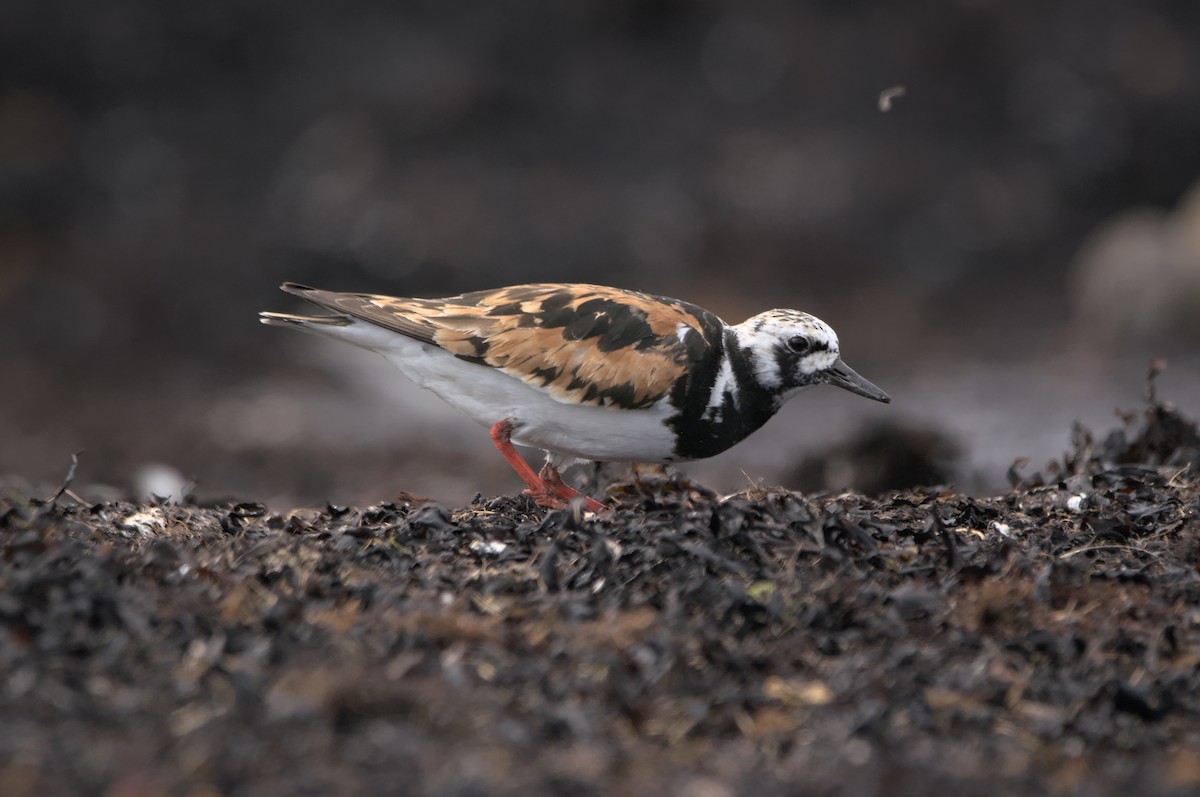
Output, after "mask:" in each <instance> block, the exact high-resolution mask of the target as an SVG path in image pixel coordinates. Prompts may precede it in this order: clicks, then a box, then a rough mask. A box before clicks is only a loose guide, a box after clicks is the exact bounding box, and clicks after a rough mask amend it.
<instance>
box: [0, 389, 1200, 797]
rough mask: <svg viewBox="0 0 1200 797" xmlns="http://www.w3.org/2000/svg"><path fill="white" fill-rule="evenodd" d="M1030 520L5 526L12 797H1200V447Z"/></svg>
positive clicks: (803, 511) (1055, 482) (858, 510)
mask: <svg viewBox="0 0 1200 797" xmlns="http://www.w3.org/2000/svg"><path fill="white" fill-rule="evenodd" d="M1126 420H1127V423H1126V427H1125V428H1124V429H1123V430H1121V432H1120V433H1119V434H1116V433H1115V434H1113V435H1109V436H1107V437H1105V438H1104V439H1103V440H1101V441H1097V440H1096V439H1095V438H1093V437H1092V436H1091V435H1089V434H1087V433H1086V432H1084V431H1082V430H1080V431H1078V432H1077V434H1076V436H1075V447H1074V450H1073V451H1072V452H1071V453H1069V454H1068V455H1067V456H1066V457H1065V458H1064V461H1063V462H1062V463H1060V464H1059V465H1058V466H1057V467H1056V468H1054V469H1052V472H1051V473H1046V474H1039V475H1035V476H1020V471H1019V470H1017V471H1014V473H1015V477H1016V478H1019V479H1021V480H1022V482H1023V483H1022V484H1021V485H1019V486H1018V487H1016V488H1014V490H1013V491H1012V492H1010V493H1009V494H1007V495H1001V496H996V497H989V498H973V497H969V496H965V495H961V494H956V493H952V492H938V491H935V490H928V489H917V490H906V491H901V492H891V493H887V494H885V495H882V496H880V497H877V498H870V497H866V496H863V495H859V494H854V493H847V494H841V495H823V496H808V497H805V496H803V495H800V494H796V493H789V492H784V491H778V490H763V491H756V492H752V493H746V494H739V495H734V496H729V497H717V496H714V495H712V494H710V493H708V492H706V491H705V490H703V489H702V488H700V487H698V486H696V485H693V484H689V483H688V482H686V481H684V480H683V479H681V478H680V477H678V476H671V475H665V476H664V475H646V474H642V475H641V476H640V477H639V478H638V479H637V480H635V481H634V482H632V483H628V484H624V485H618V486H616V487H614V488H613V489H612V490H611V491H610V495H611V499H612V500H613V501H614V502H616V504H617V509H616V511H614V512H613V513H612V514H611V515H608V516H605V517H596V518H580V517H578V516H577V515H574V514H573V513H571V512H568V511H556V512H550V513H547V514H543V513H542V512H541V511H539V510H536V509H535V508H534V507H533V506H531V505H530V503H529V502H528V501H527V500H526V499H523V498H521V499H508V498H499V499H494V500H491V501H486V502H477V503H476V504H474V505H473V506H470V507H467V508H465V509H460V510H449V509H446V508H444V507H441V506H437V505H434V504H424V505H422V504H418V503H414V502H398V503H392V504H381V505H379V506H374V507H370V508H366V509H355V508H344V507H332V506H330V507H326V508H324V509H312V510H296V511H293V512H291V513H288V514H284V515H280V514H275V513H270V512H268V511H267V510H266V509H265V508H264V507H263V506H261V505H259V504H254V503H242V504H236V505H233V504H226V505H219V506H173V505H165V506H154V505H133V504H123V503H108V504H97V505H95V506H86V505H81V504H78V503H77V502H75V501H74V500H68V498H66V497H64V496H62V495H59V496H57V500H55V501H43V502H37V501H30V500H27V499H26V498H23V497H21V496H18V495H15V494H13V493H12V492H11V491H10V492H9V493H8V494H6V496H5V497H4V498H2V499H0V671H2V672H3V673H4V677H3V680H2V682H0V794H4V795H22V794H30V795H33V794H36V795H49V794H100V793H107V794H111V795H160V794H162V795H196V794H229V795H292V794H319V795H324V794H345V795H354V794H375V793H380V794H438V795H441V794H456V795H457V794H472V795H473V794H681V795H726V794H740V793H746V794H765V795H773V794H780V795H782V794H814V795H815V794H889V795H890V794H918V793H919V794H945V793H954V794H994V793H999V792H1004V793H1038V794H1075V793H1087V794H1124V793H1130V792H1134V791H1136V792H1137V793H1140V794H1192V793H1195V792H1196V791H1197V790H1198V789H1200V573H1198V572H1197V563H1198V561H1200V480H1198V478H1197V452H1198V450H1200V447H1198V446H1197V436H1196V429H1195V426H1194V425H1193V424H1192V423H1191V422H1189V421H1187V420H1186V419H1185V418H1183V417H1182V416H1180V415H1179V414H1177V413H1175V412H1174V411H1172V410H1171V409H1170V408H1169V407H1166V406H1165V405H1162V404H1159V403H1158V402H1156V401H1153V402H1151V403H1150V404H1149V405H1148V408H1147V410H1146V411H1145V412H1144V413H1142V414H1141V415H1139V416H1135V417H1130V418H1127V419H1126Z"/></svg>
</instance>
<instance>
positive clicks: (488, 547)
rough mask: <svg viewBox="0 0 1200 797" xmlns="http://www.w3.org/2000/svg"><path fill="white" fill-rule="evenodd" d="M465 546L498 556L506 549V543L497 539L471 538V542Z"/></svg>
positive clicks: (478, 551) (475, 550) (477, 551)
mask: <svg viewBox="0 0 1200 797" xmlns="http://www.w3.org/2000/svg"><path fill="white" fill-rule="evenodd" d="M467 547H469V548H470V549H471V550H472V551H474V552H475V553H482V554H487V555H489V556H499V555H500V554H502V553H504V552H505V551H506V550H508V543H507V542H500V541H499V540H471V544H470V545H468V546H467Z"/></svg>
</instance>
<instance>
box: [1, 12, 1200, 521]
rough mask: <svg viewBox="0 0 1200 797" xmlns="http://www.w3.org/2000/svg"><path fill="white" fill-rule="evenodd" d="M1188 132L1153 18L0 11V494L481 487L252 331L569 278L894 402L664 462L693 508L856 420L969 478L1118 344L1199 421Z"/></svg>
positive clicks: (320, 365)
mask: <svg viewBox="0 0 1200 797" xmlns="http://www.w3.org/2000/svg"><path fill="white" fill-rule="evenodd" d="M895 86H904V87H905V88H906V93H905V94H904V95H903V96H900V97H897V98H895V99H894V101H893V103H892V107H891V109H890V110H889V111H887V112H884V111H882V110H881V108H880V104H879V95H880V92H882V91H884V90H887V89H890V88H892V87H895ZM1197 142H1200V4H1197V3H1195V2H1192V1H1190V0H1178V1H1176V2H1170V1H1168V0H1148V1H1146V2H1139V3H1130V2H1123V1H1121V0H1064V2H1060V3H1011V2H1000V0H942V1H940V2H935V1H934V0H928V1H927V2H917V3H905V4H898V3H892V4H884V3H866V2H855V1H854V0H837V1H836V2H810V3H784V2H777V3H771V2H767V3H747V2H734V0H709V1H708V2H683V0H645V1H641V2H639V1H635V0H582V1H580V2H555V1H553V0H510V1H509V2H504V3H496V2H483V1H481V2H460V3H440V2H405V3H393V2H382V1H381V0H347V1H346V2H342V3H339V4H337V7H336V8H334V7H333V6H332V4H323V3H315V2H311V0H288V2H282V1H280V0H274V1H271V0H262V1H260V2H244V0H242V1H239V2H231V1H230V0H210V2H206V3H191V2H188V3H185V2H176V1H175V0H108V1H107V2H104V3H95V2H85V1H84V0H16V1H15V2H13V0H9V2H6V3H3V4H0V473H8V474H15V475H17V476H19V477H20V478H21V479H24V480H27V481H29V482H33V483H43V482H55V481H57V480H59V479H60V478H61V474H62V473H63V472H65V470H66V466H67V464H68V461H69V457H70V454H71V452H73V451H76V450H78V449H86V453H85V454H84V455H83V458H82V462H81V466H80V472H79V479H80V480H81V482H86V483H88V484H92V485H97V484H99V485H104V484H107V485H111V487H112V489H113V491H115V492H128V491H130V490H138V489H140V490H148V489H154V490H156V491H158V492H165V491H168V490H169V489H178V485H179V483H180V482H181V481H186V482H193V483H194V489H195V490H196V492H197V494H199V495H201V496H208V497H214V496H218V495H236V496H241V497H246V498H256V499H260V500H268V501H270V502H272V503H273V504H277V505H286V504H289V503H295V502H314V501H320V500H325V499H328V500H332V501H335V502H341V503H346V502H368V501H379V500H386V499H388V498H390V497H393V496H395V495H396V494H397V493H398V492H399V491H402V490H403V491H410V492H413V493H418V494H425V495H431V496H433V497H435V498H438V499H441V500H444V501H462V500H466V499H469V498H470V497H471V495H473V494H474V493H475V492H476V491H482V492H484V493H485V494H491V493H497V492H515V491H516V489H517V488H518V486H519V485H518V482H517V480H516V477H515V476H514V475H513V474H511V472H510V471H508V469H507V466H506V465H505V463H504V462H503V461H502V460H501V459H500V457H499V456H498V455H497V454H496V453H495V452H494V450H493V449H492V448H491V445H490V443H489V441H488V439H487V436H486V433H485V432H484V430H482V429H481V428H476V427H474V426H473V425H472V424H471V423H470V422H468V421H464V420H461V419H459V418H458V417H457V416H456V415H454V414H453V412H452V411H450V410H448V409H446V408H444V407H443V406H442V405H441V404H440V403H439V402H438V400H437V399H436V398H433V397H430V396H427V395H425V394H422V393H421V392H420V391H416V390H414V389H411V388H409V387H408V386H407V385H406V384H404V383H403V381H402V378H400V377H399V376H398V375H397V374H395V373H393V372H392V371H391V370H390V367H389V366H387V365H386V364H385V363H384V362H383V361H382V360H378V359H377V358H374V357H373V356H372V355H369V354H362V353H359V352H357V351H354V350H350V349H349V348H336V347H335V346H334V344H328V345H326V344H325V343H323V342H322V341H320V340H318V339H316V338H309V337H306V336H301V335H296V334H288V333H287V332H285V331H280V330H274V329H267V328H264V327H262V326H260V325H259V324H258V323H257V321H256V318H255V313H256V312H257V311H258V310H260V309H276V310H287V309H293V308H295V307H296V304H295V301H294V300H293V299H292V298H291V297H287V296H284V295H283V294H280V293H278V292H277V289H276V286H277V285H278V283H279V282H281V281H282V280H285V279H287V280H295V281H301V282H307V283H311V284H316V285H318V286H321V287H326V288H330V289H337V290H368V291H372V292H379V293H391V294H396V295H420V296H437V295H447V294H453V293H457V292H461V291H464V290H473V289H479V288H484V287H495V286H500V285H505V284H512V283H519V282H525V281H533V280H538V281H575V280H577V281H589V282H599V283H606V284H612V285H619V286H624V287H632V288H638V289H643V290H648V291H652V292H658V293H663V294H667V295H671V296H676V297H679V298H684V299H687V300H690V301H693V302H696V303H698V304H702V305H704V306H706V307H708V308H709V309H712V310H714V311H715V312H717V313H718V314H720V315H722V316H723V317H724V318H726V320H729V321H738V320H741V319H742V318H743V317H745V316H747V315H750V314H752V313H754V312H757V311H759V310H762V309H765V308H767V307H772V306H785V307H786V306H790V307H797V308H800V309H804V310H808V311H810V312H813V313H814V314H816V315H819V316H820V317H822V318H824V319H825V320H826V321H829V322H830V323H831V324H832V325H833V326H834V327H835V328H836V329H837V330H838V331H839V333H840V334H841V337H842V341H843V352H844V354H845V358H846V360H847V361H848V362H849V363H850V364H851V365H853V366H854V367H855V368H857V369H858V370H859V371H860V372H862V373H863V374H865V375H866V376H868V377H869V378H871V379H872V380H874V381H876V382H877V383H878V384H880V385H881V386H883V387H884V388H885V389H888V390H889V391H890V392H891V393H892V395H893V397H894V399H895V402H894V403H893V404H892V405H890V406H887V407H884V406H880V405H875V404H872V403H870V402H867V401H864V400H861V399H857V398H855V397H853V396H851V395H849V394H845V393H841V392H840V391H833V390H830V389H818V390H815V391H813V392H811V393H808V394H805V395H804V396H802V397H800V398H799V399H797V400H796V401H794V402H793V403H792V404H791V405H789V406H788V407H787V408H785V410H784V411H783V412H782V413H781V414H780V416H779V417H778V418H776V419H775V420H773V421H772V423H771V424H770V425H769V426H768V427H767V430H766V431H764V432H761V433H760V434H759V435H758V436H757V437H755V438H752V439H751V440H750V441H748V442H747V443H745V444H743V445H741V446H739V447H736V448H734V449H733V450H732V451H730V452H727V453H726V454H724V455H722V456H721V457H718V458H716V459H714V460H710V461H707V462H704V463H696V464H694V465H690V466H688V467H687V470H688V471H689V472H690V473H692V474H693V475H695V476H697V477H698V478H700V479H701V480H703V481H706V482H707V483H709V484H711V485H712V486H714V487H716V488H717V489H721V490H732V489H740V488H742V487H745V486H747V485H748V484H750V483H752V482H758V481H764V482H766V483H768V484H770V483H779V482H784V483H791V484H792V485H793V486H813V485H812V484H808V483H806V484H804V485H798V484H796V482H797V480H803V479H808V478H810V477H811V474H812V472H813V463H812V462H809V463H808V465H807V466H805V465H804V461H805V459H806V458H811V457H813V456H814V455H815V456H817V459H816V460H815V461H816V463H817V467H816V471H817V475H816V476H815V477H811V478H816V479H817V481H818V482H820V484H819V485H817V486H824V487H828V488H831V489H837V488H840V487H846V486H858V487H862V488H866V489H870V488H871V487H872V486H874V482H869V480H865V477H864V476H863V474H862V473H861V472H859V471H856V469H855V467H854V466H853V465H852V463H851V464H847V462H848V460H846V461H843V460H836V462H835V458H834V457H832V456H831V455H830V456H827V452H828V450H829V449H828V447H830V446H834V447H844V445H845V444H846V443H847V442H852V441H854V440H856V439H858V438H860V437H861V436H862V435H863V434H866V433H870V432H871V431H872V430H874V433H880V430H881V429H882V430H883V436H884V437H885V438H886V437H887V436H888V434H892V433H896V434H899V432H898V430H916V431H915V432H912V435H910V436H915V437H914V439H916V440H917V441H918V442H917V443H914V444H913V445H914V446H915V447H917V448H923V449H927V453H929V452H932V453H931V456H933V457H934V458H935V459H938V460H939V461H940V462H950V461H951V460H952V461H953V468H952V472H950V475H949V478H953V479H954V480H955V481H956V482H957V483H958V484H959V485H960V486H962V487H965V488H968V489H993V488H995V487H996V486H997V485H1000V484H1003V481H1004V476H1003V474H1004V471H1005V469H1006V468H1007V467H1008V465H1009V464H1010V463H1011V461H1012V460H1013V458H1014V457H1017V456H1027V457H1030V458H1032V464H1031V467H1034V468H1037V467H1041V465H1042V464H1044V462H1045V460H1046V459H1048V458H1049V457H1051V456H1055V455H1057V454H1059V453H1060V452H1061V450H1062V449H1063V448H1064V447H1065V446H1066V441H1067V434H1068V432H1069V428H1070V422H1071V420H1072V419H1074V418H1080V419H1083V420H1084V421H1085V422H1088V423H1090V424H1092V425H1095V426H1097V427H1098V428H1101V429H1103V428H1107V427H1108V426H1109V425H1111V424H1112V422H1113V421H1112V410H1113V408H1114V407H1118V406H1122V407H1126V408H1136V406H1137V404H1138V401H1139V396H1140V391H1141V388H1142V383H1143V374H1144V371H1145V364H1146V361H1147V360H1148V359H1149V358H1151V357H1155V356H1165V357H1168V358H1170V360H1171V367H1170V369H1169V370H1168V371H1167V372H1166V374H1165V375H1164V377H1163V378H1162V380H1161V385H1160V388H1161V392H1162V393H1163V394H1164V395H1166V396H1167V397H1168V398H1171V399H1174V400H1175V401H1176V403H1178V404H1181V405H1183V408H1184V409H1185V411H1190V413H1191V414H1192V415H1193V416H1195V415H1196V414H1198V413H1197V411H1198V410H1200V382H1198V379H1197V376H1196V375H1197V373H1198V370H1200V369H1197V367H1196V366H1197V361H1196V359H1195V354H1194V352H1196V351H1197V344H1198V343H1200V332H1198V329H1200V324H1198V323H1197V322H1196V320H1195V319H1197V318H1198V317H1200V191H1197V189H1195V188H1194V187H1193V186H1194V185H1195V183H1196V180H1197V178H1198V177H1200V144H1198V143H1197ZM1189 191H1191V194H1190V195H1189ZM880 424H887V425H888V426H887V427H886V428H884V427H881V426H880ZM921 441H925V442H921ZM930 441H932V442H930ZM954 452H957V457H956V458H955V457H954V456H953V454H954ZM822 463H826V464H825V465H822ZM838 463H840V464H838ZM801 473H809V474H810V477H803V479H802V476H801V475H800V474H801ZM943 475H944V474H943ZM96 489H98V488H96Z"/></svg>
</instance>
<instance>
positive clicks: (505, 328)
mask: <svg viewBox="0 0 1200 797" xmlns="http://www.w3.org/2000/svg"><path fill="white" fill-rule="evenodd" d="M284 289H285V290H288V291H289V292H291V293H296V294H297V295H300V296H303V297H304V298H306V299H309V300H310V301H313V302H316V303H317V304H320V305H323V306H325V307H327V308H329V309H331V310H334V311H337V312H341V313H345V314H346V315H349V316H352V317H354V318H358V319H361V320H364V321H368V322H370V323H373V324H377V325H378V326H381V327H384V328H386V329H390V330H393V331H395V332H399V333H401V334H404V335H408V336H410V337H413V338H416V339H418V340H421V341H425V342H426V343H432V344H435V345H437V346H440V347H442V348H444V349H446V350H447V351H449V352H451V353H453V354H454V355H455V356H457V357H460V358H462V359H464V360H469V361H471V362H476V363H480V364H482V365H489V366H492V367H494V368H498V369H500V370H502V371H504V372H505V373H508V374H509V375H511V376H513V377H515V378H517V379H520V380H522V381H523V382H525V383H526V384H529V385H532V386H534V387H537V388H540V389H542V390H545V391H546V392H547V393H549V394H550V395H551V396H552V397H554V398H555V399H558V400H559V401H564V402H569V403H577V404H590V405H595V406H606V407H615V408H623V409H640V408H645V407H649V406H651V405H652V404H654V403H655V402H657V401H658V400H660V399H662V398H663V397H664V396H665V395H666V394H667V393H668V391H669V390H670V389H671V386H672V385H674V384H675V382H676V381H677V380H678V379H679V378H680V377H681V376H683V375H684V373H685V372H686V370H687V368H688V367H689V365H690V364H692V363H694V362H696V361H697V360H699V359H702V358H703V357H705V356H706V355H707V354H708V353H709V349H710V347H711V346H712V340H711V338H712V331H713V330H714V329H717V328H719V327H720V320H719V319H717V317H716V316H714V315H712V314H711V313H709V312H708V311H706V310H703V309H701V308H699V307H695V306H693V305H689V304H687V303H685V302H680V301H676V300H673V299H663V298H660V297H656V296H650V295H647V294H641V293H635V292H632V291H624V290H620V289H617V288H606V287H602V286H592V285H569V284H561V285H560V284H539V285H519V286H515V287H512V288H500V289H498V290H493V291H480V292H477V293H468V294H463V295H461V296H452V297H449V298H445V299H401V298H395V297H391V296H378V295H372V294H352V293H334V292H330V291H320V290H316V289H313V288H305V287H303V286H299V285H291V284H289V285H285V286H284ZM692 332H695V333H696V334H690V333H692Z"/></svg>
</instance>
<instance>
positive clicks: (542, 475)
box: [538, 462, 608, 512]
mask: <svg viewBox="0 0 1200 797" xmlns="http://www.w3.org/2000/svg"><path fill="white" fill-rule="evenodd" d="M538 478H539V479H541V480H542V484H544V485H545V486H546V488H547V489H548V490H550V492H551V493H552V495H553V496H554V497H556V498H558V499H559V500H560V501H563V502H569V501H570V500H571V499H572V498H582V499H583V508H584V509H586V510H587V511H589V512H607V511H608V507H606V506H605V505H604V504H602V503H600V502H599V501H597V500H595V499H594V498H590V497H588V496H586V495H584V494H583V493H581V492H579V491H578V490H576V489H575V488H574V487H570V486H569V485H567V484H566V483H565V482H563V480H562V475H560V474H559V472H558V469H557V468H555V467H554V466H553V465H551V464H550V463H549V462H547V463H546V464H545V465H543V466H542V469H541V471H539V472H538ZM539 503H540V502H539ZM543 506H544V505H543Z"/></svg>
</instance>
